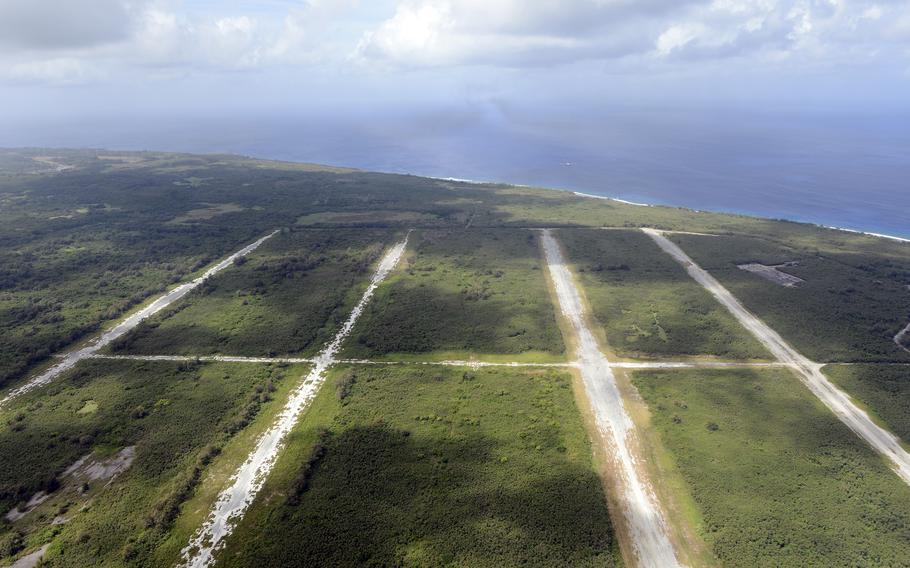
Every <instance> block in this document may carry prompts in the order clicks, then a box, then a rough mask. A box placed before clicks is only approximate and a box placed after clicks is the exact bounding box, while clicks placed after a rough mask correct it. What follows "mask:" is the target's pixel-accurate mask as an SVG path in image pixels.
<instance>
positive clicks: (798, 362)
mask: <svg viewBox="0 0 910 568" xmlns="http://www.w3.org/2000/svg"><path fill="white" fill-rule="evenodd" d="M642 230H643V231H644V232H645V233H647V234H648V235H649V236H650V237H651V238H652V239H654V242H656V243H657V245H658V246H659V247H660V248H661V249H663V250H664V251H665V252H667V253H668V254H670V255H671V256H672V257H673V258H675V259H676V260H677V261H678V262H679V263H680V264H682V265H683V266H684V267H685V268H686V271H688V273H689V275H690V276H691V277H692V278H694V279H695V281H696V282H698V283H699V284H701V285H702V286H704V288H705V289H706V290H707V291H708V292H710V293H711V294H712V295H713V296H714V297H715V298H717V300H718V301H719V302H720V303H721V304H723V305H724V307H726V308H727V309H728V310H729V311H730V313H732V314H733V316H734V317H736V319H737V320H739V322H740V323H741V324H742V325H743V326H744V327H745V328H746V329H747V330H749V332H750V333H752V335H754V336H755V338H756V339H758V340H759V341H760V342H761V343H762V344H763V345H764V346H765V347H767V348H768V350H769V351H770V352H771V353H772V354H773V355H774V356H775V357H776V358H777V359H778V360H779V361H781V362H783V363H787V364H788V365H791V366H792V367H793V368H794V370H796V371H797V374H798V376H799V378H800V380H801V381H802V382H803V384H805V385H806V386H807V387H808V388H809V390H811V391H812V393H813V394H815V396H817V397H818V398H819V400H821V401H822V402H823V403H824V404H825V406H827V407H828V408H829V409H831V411H832V412H834V414H835V415H836V416H837V417H838V418H839V419H840V420H841V422H843V423H844V424H846V425H847V426H848V427H849V428H850V429H851V430H853V431H854V432H855V433H856V434H857V435H858V436H859V437H861V438H862V439H864V440H866V442H868V443H869V445H871V446H872V447H873V448H874V449H875V450H876V451H878V452H879V453H881V454H882V455H884V456H885V457H886V458H888V459H889V460H890V461H891V463H892V464H893V465H894V468H895V471H896V472H897V474H898V475H899V476H900V477H901V479H903V480H904V482H905V483H907V484H910V453H907V451H906V450H904V448H903V447H902V446H901V443H900V439H898V437H897V436H895V435H894V434H892V433H891V432H888V431H887V430H885V429H884V428H882V427H881V426H879V425H878V424H876V423H875V422H873V421H872V420H871V419H870V418H869V415H868V414H866V412H865V411H864V410H862V409H861V408H859V407H858V406H856V404H854V403H853V401H852V400H851V399H850V397H849V396H848V395H847V394H846V393H844V392H843V391H842V390H840V389H838V388H837V387H836V386H834V384H833V383H832V382H831V381H829V380H828V378H827V377H825V375H824V374H822V372H821V368H822V365H820V364H818V363H815V362H813V361H810V360H809V359H808V358H806V357H804V356H803V355H801V354H800V353H799V352H797V351H796V350H795V349H794V348H793V347H791V346H790V344H788V343H787V342H786V341H784V339H783V338H782V337H781V336H780V335H779V334H778V333H777V332H776V331H774V330H773V329H771V328H770V327H768V326H767V325H766V324H765V322H763V321H761V320H760V319H758V317H756V316H755V315H753V314H752V313H751V312H749V310H747V309H746V308H745V307H744V306H743V305H742V304H741V303H740V302H739V300H737V299H736V297H735V296H733V294H731V293H730V292H729V291H728V290H727V289H726V288H724V286H723V285H722V284H721V283H720V282H718V281H717V279H715V278H714V277H713V276H711V275H710V274H708V272H707V271H705V270H704V269H703V268H701V267H700V266H698V265H697V264H695V262H694V261H693V260H692V259H691V258H689V256H688V255H687V254H686V253H685V252H683V250H682V249H681V248H679V246H677V245H676V243H674V242H673V241H671V240H670V239H668V238H667V237H665V236H664V235H662V234H661V232H660V231H657V230H654V229H642Z"/></svg>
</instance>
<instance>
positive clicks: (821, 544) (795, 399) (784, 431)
mask: <svg viewBox="0 0 910 568" xmlns="http://www.w3.org/2000/svg"><path fill="white" fill-rule="evenodd" d="M634 383H635V385H636V387H637V388H638V390H639V392H640V393H641V395H642V397H643V398H644V399H645V401H646V402H647V404H648V406H649V408H650V409H651V411H652V424H653V426H654V428H656V430H657V432H658V433H659V436H660V439H661V442H662V445H663V446H664V447H666V448H667V450H668V451H669V453H670V454H671V455H672V457H673V458H674V459H675V462H676V464H677V466H678V469H679V471H680V472H681V474H682V476H683V477H684V479H685V480H686V482H687V484H688V487H689V490H690V491H691V497H692V498H693V499H694V501H695V502H696V503H697V504H698V506H699V507H700V509H701V514H702V517H703V518H704V521H705V526H706V528H705V533H704V535H703V536H704V538H705V540H706V541H707V542H708V544H709V546H710V547H711V549H712V551H713V553H714V554H715V556H716V557H717V558H718V559H719V560H720V562H721V563H722V564H723V565H725V566H744V567H746V566H747V567H754V566H794V567H800V568H804V567H814V566H817V567H829V566H902V565H905V564H906V561H907V558H910V488H908V487H907V486H906V485H905V484H904V483H903V482H902V481H901V480H900V478H899V477H898V476H897V475H896V474H894V473H893V472H892V471H891V470H890V469H889V468H888V466H887V465H886V464H885V462H884V460H883V458H882V457H881V456H879V455H878V454H876V453H875V452H873V451H872V449H871V448H869V447H867V446H866V445H865V444H864V443H863V442H862V441H860V439H859V438H857V437H856V436H855V435H854V434H853V433H852V432H851V431H850V430H849V429H848V428H847V427H846V426H844V425H843V424H842V423H841V422H839V421H838V420H837V419H836V418H835V417H834V415H833V414H831V413H830V411H828V410H827V409H826V408H825V407H823V406H822V404H821V403H820V402H818V401H817V400H816V399H815V398H814V397H813V396H812V395H811V394H810V393H809V391H808V390H806V389H805V387H803V386H802V385H801V384H800V383H799V381H798V380H797V379H796V378H795V377H794V376H793V375H791V374H790V373H789V372H788V371H784V370H779V371H760V372H759V371H729V370H728V371H659V372H657V371H653V372H638V373H635V375H634Z"/></svg>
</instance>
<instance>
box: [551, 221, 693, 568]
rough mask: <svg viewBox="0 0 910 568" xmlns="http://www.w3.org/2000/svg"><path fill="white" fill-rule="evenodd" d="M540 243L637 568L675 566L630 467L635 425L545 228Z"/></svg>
mask: <svg viewBox="0 0 910 568" xmlns="http://www.w3.org/2000/svg"><path fill="white" fill-rule="evenodd" d="M542 243H543V249H544V254H545V256H546V259H547V265H548V267H549V274H550V277H551V278H552V280H553V285H554V287H555V289H556V296H557V297H558V299H559V306H560V309H561V310H562V313H563V315H564V316H565V317H566V319H567V320H568V322H569V323H570V324H571V326H572V328H573V331H574V333H575V335H576V340H577V347H576V351H577V353H576V355H577V357H578V363H579V365H580V370H581V376H582V379H583V381H584V385H585V391H586V392H587V395H588V401H589V402H590V404H591V407H592V410H593V411H594V417H595V420H596V421H597V427H598V429H599V430H600V431H601V432H602V433H603V434H604V439H605V440H608V441H612V443H611V444H610V447H609V450H610V451H611V454H612V455H613V456H614V457H615V459H616V462H617V465H618V467H617V468H616V469H617V472H616V473H617V476H618V479H619V482H620V485H621V492H622V494H621V495H620V496H619V498H620V501H621V503H622V504H623V515H624V517H625V520H626V523H627V525H628V532H629V535H630V538H631V541H632V542H631V544H632V548H633V550H634V551H635V554H636V556H637V560H638V565H640V566H645V567H648V568H670V567H673V566H679V565H680V564H679V561H678V560H677V557H676V551H675V550H674V549H673V545H672V544H671V542H670V539H669V537H668V533H667V523H666V521H665V520H664V518H663V515H662V513H661V509H660V506H659V504H658V502H657V497H656V496H655V494H654V491H653V490H652V488H651V486H650V484H649V483H648V480H647V479H646V478H645V473H644V471H642V469H641V468H640V467H638V466H637V465H636V462H637V461H639V459H640V458H639V457H638V456H635V455H633V451H634V448H637V444H636V443H635V440H634V438H635V426H634V424H633V422H632V419H631V418H630V417H629V414H628V412H627V411H626V408H625V405H624V403H623V400H622V395H621V394H620V392H619V387H618V385H617V383H616V378H615V377H614V376H613V371H612V369H611V368H610V363H609V362H608V361H607V358H606V357H604V355H603V353H602V352H601V350H600V347H599V346H598V344H597V339H596V337H595V336H594V333H593V331H591V329H590V327H589V326H588V323H587V321H586V314H585V310H584V303H583V302H582V299H581V292H580V290H579V289H578V287H577V286H576V285H575V281H574V279H573V278H572V274H571V273H570V272H569V268H568V266H566V262H565V259H564V258H563V255H562V251H561V250H560V248H559V243H558V242H557V241H556V239H555V238H554V237H553V234H552V232H551V231H550V230H544V231H543V239H542ZM608 443H609V442H608Z"/></svg>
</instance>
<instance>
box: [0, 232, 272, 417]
mask: <svg viewBox="0 0 910 568" xmlns="http://www.w3.org/2000/svg"><path fill="white" fill-rule="evenodd" d="M276 234H278V231H277V230H276V231H273V232H272V233H270V234H268V235H266V236H264V237H262V238H261V239H259V240H258V241H256V242H254V243H252V244H249V245H247V246H245V247H243V248H242V249H240V250H239V251H237V252H235V253H234V254H232V255H230V256H228V257H227V258H225V259H223V260H222V261H221V262H219V263H218V264H216V265H215V266H213V267H211V268H209V269H208V270H206V271H205V274H203V275H202V276H200V277H198V278H196V279H195V280H192V281H190V282H187V283H185V284H181V285H180V286H177V287H176V288H174V289H173V290H171V291H170V292H167V293H166V294H164V295H162V296H160V297H159V298H157V299H155V301H154V302H152V303H151V304H149V305H148V306H146V307H144V308H142V309H141V310H139V311H137V312H136V313H134V314H132V315H130V316H128V317H127V318H125V319H124V320H122V321H121V322H120V323H118V324H117V325H115V326H114V327H113V328H111V329H110V330H108V331H106V332H104V333H102V334H101V335H100V336H99V337H98V338H97V339H94V340H93V341H91V342H90V343H89V344H88V345H87V346H85V347H83V348H81V349H77V350H75V351H70V352H68V353H65V354H64V355H63V356H62V357H61V358H60V360H59V362H58V363H56V364H54V365H53V366H52V367H51V368H49V369H48V370H46V371H44V372H43V373H41V374H40V375H38V376H37V377H35V378H33V379H31V380H29V381H28V382H26V383H25V384H24V385H22V386H20V387H18V388H16V389H13V390H12V391H10V392H9V393H8V394H7V395H6V396H4V397H3V398H2V399H0V407H2V406H3V405H4V404H6V403H7V402H9V401H10V400H12V399H14V398H16V397H17V396H19V395H21V394H23V393H26V392H28V391H31V390H33V389H36V388H38V387H40V386H42V385H46V384H48V383H49V382H51V381H53V380H54V379H56V378H57V377H59V376H60V375H61V374H62V373H64V372H66V371H68V370H69V369H72V368H73V367H75V366H76V363H78V362H79V361H82V360H83V359H85V358H87V357H90V356H92V355H94V354H95V353H97V352H98V351H100V350H101V349H103V348H104V347H105V346H107V345H108V344H110V343H111V342H112V341H114V340H115V339H117V338H118V337H120V336H122V335H123V334H125V333H126V332H128V331H130V330H131V329H133V328H135V327H136V326H137V325H139V324H140V323H142V321H143V320H145V319H147V318H148V317H150V316H153V315H155V314H157V313H158V312H160V311H161V310H163V309H164V308H166V307H168V306H169V305H171V304H173V303H174V302H176V301H177V300H179V299H180V298H182V297H184V296H186V295H187V294H189V293H190V292H192V291H193V290H194V289H195V288H197V287H199V285H200V284H202V283H203V282H204V281H205V280H206V279H207V278H209V277H211V276H214V275H215V274H218V273H219V272H221V271H222V270H224V269H225V268H227V267H228V266H231V264H233V262H234V260H235V259H237V258H239V257H241V256H246V255H248V254H250V253H251V252H253V251H254V250H256V249H257V248H259V246H260V245H261V244H262V243H264V242H265V241H267V240H268V239H270V238H272V237H273V236H275V235H276Z"/></svg>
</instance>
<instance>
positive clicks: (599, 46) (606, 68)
mask: <svg viewBox="0 0 910 568" xmlns="http://www.w3.org/2000/svg"><path fill="white" fill-rule="evenodd" d="M908 95H910V2H908V1H903V0H901V1H893V0H878V1H863V0H857V1H850V0H788V1H783V0H781V1H778V0H744V1H736V0H370V1H366V0H362V1H358V0H296V1H292V0H261V1H258V2H253V1H249V0H2V1H0V97H2V99H3V100H4V101H5V104H3V105H0V113H4V114H6V115H8V116H9V115H11V116H16V117H20V118H21V117H22V116H28V115H32V114H35V115H41V116H45V117H47V116H50V117H54V116H60V115H65V116H71V115H86V116H90V115H92V114H93V113H97V114H111V113H117V112H121V113H144V112H148V113H154V112H188V113H191V112H211V113H216V114H217V113H219V112H220V113H224V112H232V113H253V112H257V111H261V110H262V109H264V108H268V109H272V110H275V111H278V112H280V111H284V110H287V111H301V112H302V111H305V110H307V109H309V110H313V109H320V110H325V111H332V110H335V111H340V110H341V109H345V110H349V111H351V112H367V113H368V112H374V111H376V110H377V109H381V108H387V107H389V106H397V107H409V106H418V107H419V106H423V105H426V106H433V105H447V104H462V105H463V104H468V105H473V104H486V105H488V104H496V103H498V102H505V103H510V104H518V105H524V106H526V107H529V108H533V107H535V106H541V107H544V106H546V107H553V106H559V105H563V106H578V107H580V108H585V107H586V106H587V107H591V108H594V107H596V106H598V105H602V104H620V105H621V104H628V105H633V104H653V105H664V106H666V105H677V104H687V103H698V104H708V105H711V104H718V103H724V104H733V105H735V104H743V105H757V104H760V105H782V106H788V105H789V106H793V105H796V106H799V105H803V106H806V105H808V106H813V105H816V106H824V105H832V106H838V105H849V106H858V107H865V108H867V109H875V108H879V107H888V106H903V105H904V104H905V101H908V100H910V96H908ZM0 116H2V115H0Z"/></svg>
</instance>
